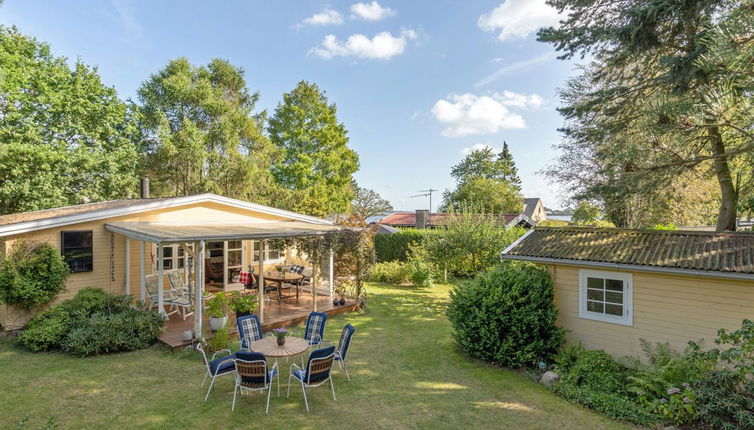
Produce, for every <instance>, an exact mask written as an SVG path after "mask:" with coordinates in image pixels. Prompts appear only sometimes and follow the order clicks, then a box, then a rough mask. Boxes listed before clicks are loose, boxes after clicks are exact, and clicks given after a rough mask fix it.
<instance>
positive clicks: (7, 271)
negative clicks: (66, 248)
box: [0, 242, 69, 309]
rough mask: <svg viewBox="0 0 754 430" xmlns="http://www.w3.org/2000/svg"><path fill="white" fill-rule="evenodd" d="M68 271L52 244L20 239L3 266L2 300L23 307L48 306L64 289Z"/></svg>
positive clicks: (0, 297)
mask: <svg viewBox="0 0 754 430" xmlns="http://www.w3.org/2000/svg"><path fill="white" fill-rule="evenodd" d="M68 273H69V272H68V266H67V265H66V264H65V262H64V261H63V258H62V257H61V256H60V254H59V253H58V251H57V250H55V248H53V247H52V245H50V244H49V243H42V244H30V243H28V242H20V243H19V244H18V245H16V247H15V248H14V250H13V252H12V253H11V254H10V255H9V256H8V257H7V258H6V259H5V260H4V261H3V265H2V269H0V300H2V301H3V302H5V303H7V304H9V305H16V306H20V307H22V308H24V309H32V308H35V307H38V306H42V305H46V304H47V303H50V302H51V301H53V300H54V299H55V297H57V295H58V294H59V293H60V292H61V291H63V289H64V288H65V280H66V278H67V277H68Z"/></svg>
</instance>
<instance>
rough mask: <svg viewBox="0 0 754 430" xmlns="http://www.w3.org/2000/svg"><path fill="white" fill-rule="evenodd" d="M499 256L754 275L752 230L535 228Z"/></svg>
mask: <svg viewBox="0 0 754 430" xmlns="http://www.w3.org/2000/svg"><path fill="white" fill-rule="evenodd" d="M501 258H504V259H513V260H529V261H539V262H551V263H561V264H562V263H569V264H577V265H590V266H600V267H607V268H611V267H612V268H615V269H621V268H633V269H636V270H648V271H658V272H675V273H689V274H708V275H710V276H716V275H718V276H719V275H726V277H739V278H746V279H754V234H750V233H715V232H699V231H658V230H624V229H597V228H557V227H550V228H535V229H533V230H530V231H529V232H528V233H527V234H525V235H524V236H522V237H521V238H519V239H518V240H517V241H516V242H514V243H513V244H512V245H511V246H509V247H508V248H507V249H506V250H504V251H503V252H502V254H501Z"/></svg>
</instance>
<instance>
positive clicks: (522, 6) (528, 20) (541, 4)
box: [478, 0, 559, 40]
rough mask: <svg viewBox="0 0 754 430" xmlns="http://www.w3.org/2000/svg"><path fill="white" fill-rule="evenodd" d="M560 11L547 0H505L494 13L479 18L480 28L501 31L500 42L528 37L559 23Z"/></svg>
mask: <svg viewBox="0 0 754 430" xmlns="http://www.w3.org/2000/svg"><path fill="white" fill-rule="evenodd" d="M558 18H559V15H558V11H557V10H556V9H555V8H553V7H551V6H548V5H547V4H545V0H505V1H503V2H502V3H500V5H499V6H498V7H496V8H495V9H493V10H492V12H489V13H485V14H484V15H482V16H480V17H479V22H478V24H479V28H481V29H482V30H484V31H498V30H499V31H500V34H499V35H498V36H497V37H498V39H500V40H510V39H515V38H523V37H526V36H528V35H529V34H531V33H532V32H534V31H537V30H538V29H539V28H541V27H546V26H549V25H555V24H557V23H558Z"/></svg>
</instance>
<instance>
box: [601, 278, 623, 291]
mask: <svg viewBox="0 0 754 430" xmlns="http://www.w3.org/2000/svg"><path fill="white" fill-rule="evenodd" d="M605 289H607V290H611V291H623V281H621V280H619V279H606V280H605Z"/></svg>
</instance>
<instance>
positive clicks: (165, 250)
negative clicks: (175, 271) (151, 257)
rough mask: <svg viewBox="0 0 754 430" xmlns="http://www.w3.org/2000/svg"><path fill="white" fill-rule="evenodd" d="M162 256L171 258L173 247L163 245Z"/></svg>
mask: <svg viewBox="0 0 754 430" xmlns="http://www.w3.org/2000/svg"><path fill="white" fill-rule="evenodd" d="M162 257H163V258H172V257H173V247H172V246H164V247H163V248H162Z"/></svg>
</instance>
